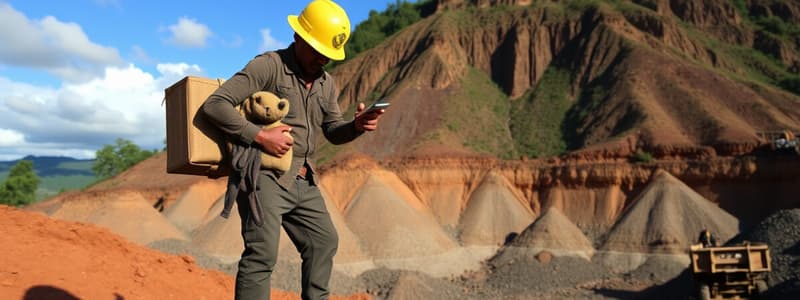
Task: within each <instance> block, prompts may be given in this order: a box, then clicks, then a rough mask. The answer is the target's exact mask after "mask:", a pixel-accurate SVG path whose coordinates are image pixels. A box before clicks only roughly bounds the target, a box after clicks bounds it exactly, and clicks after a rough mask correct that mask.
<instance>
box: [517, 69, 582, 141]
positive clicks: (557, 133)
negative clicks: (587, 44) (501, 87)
mask: <svg viewBox="0 0 800 300" xmlns="http://www.w3.org/2000/svg"><path fill="white" fill-rule="evenodd" d="M571 76H572V75H571V73H570V71H569V70H568V69H566V68H562V67H558V66H555V65H554V64H551V65H550V67H548V68H547V70H545V72H544V74H543V76H542V78H541V79H540V80H539V84H538V85H537V86H536V88H535V89H534V90H533V92H532V93H530V94H528V95H526V96H523V97H521V98H520V100H519V102H518V103H516V105H515V107H514V108H513V109H512V113H511V124H510V127H511V136H512V137H513V138H514V141H515V142H516V146H517V149H518V150H519V151H520V154H522V155H525V156H528V157H546V156H552V155H558V154H561V153H564V152H565V151H566V150H567V144H566V142H565V140H566V138H565V137H564V135H563V134H562V130H561V128H562V123H563V121H564V119H565V117H566V115H567V111H568V110H569V109H570V107H571V106H572V101H573V99H572V97H571V94H570V89H571V87H570V86H571V80H572V78H571Z"/></svg>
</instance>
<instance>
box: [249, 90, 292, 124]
mask: <svg viewBox="0 0 800 300" xmlns="http://www.w3.org/2000/svg"><path fill="white" fill-rule="evenodd" d="M288 113H289V100H286V99H281V98H278V96H275V94H273V93H270V92H265V91H259V92H255V93H253V95H251V96H250V97H248V98H247V99H245V101H244V102H243V103H242V114H243V115H244V116H245V118H247V120H248V121H250V122H253V123H255V124H260V125H267V124H272V123H275V122H277V121H280V120H281V119H283V117H285V116H286V114H288Z"/></svg>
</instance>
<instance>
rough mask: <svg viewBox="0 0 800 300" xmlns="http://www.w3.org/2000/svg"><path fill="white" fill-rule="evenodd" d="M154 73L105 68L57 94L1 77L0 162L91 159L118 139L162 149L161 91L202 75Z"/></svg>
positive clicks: (176, 69) (167, 67)
mask: <svg viewBox="0 0 800 300" xmlns="http://www.w3.org/2000/svg"><path fill="white" fill-rule="evenodd" d="M156 69H157V70H158V72H159V74H157V75H155V76H154V75H153V74H150V73H147V72H145V71H143V70H142V69H139V68H137V67H136V66H134V65H132V64H131V65H128V66H125V67H107V68H106V69H105V72H104V76H103V77H99V78H95V79H92V80H89V81H87V82H83V83H65V84H64V85H62V86H61V87H59V88H50V87H45V86H35V85H30V84H26V83H20V82H14V81H11V80H9V79H7V78H2V77H0V115H2V116H4V117H3V118H0V159H4V158H9V157H10V158H11V159H14V158H19V157H23V156H25V155H29V154H33V155H66V156H73V157H78V158H91V157H93V156H94V153H95V151H96V150H97V149H100V148H101V147H102V146H103V145H106V144H112V143H113V142H114V140H115V139H117V138H124V139H128V140H131V141H133V142H134V143H135V144H137V145H140V146H141V147H142V148H144V149H148V150H152V149H161V148H163V140H164V138H165V137H166V132H165V131H166V130H165V128H166V121H165V120H166V116H165V111H164V107H163V106H162V104H161V103H162V99H163V98H164V89H165V88H166V87H168V86H170V85H172V84H173V83H175V82H176V81H177V80H179V79H180V78H182V77H184V76H186V75H189V74H192V75H198V74H202V69H200V67H199V66H197V65H191V64H186V63H171V64H159V65H157V66H156Z"/></svg>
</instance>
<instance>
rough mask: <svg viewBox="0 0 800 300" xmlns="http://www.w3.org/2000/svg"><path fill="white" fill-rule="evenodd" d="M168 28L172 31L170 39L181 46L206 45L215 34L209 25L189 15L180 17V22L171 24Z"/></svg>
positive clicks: (196, 46)
mask: <svg viewBox="0 0 800 300" xmlns="http://www.w3.org/2000/svg"><path fill="white" fill-rule="evenodd" d="M168 28H169V31H170V32H171V33H172V37H170V41H171V42H172V43H174V44H176V45H178V46H181V47H189V48H202V47H205V46H206V41H207V40H208V38H209V37H211V36H212V35H213V33H212V32H211V30H210V29H208V26H206V25H205V24H201V23H198V22H197V21H196V20H194V19H189V18H187V17H181V18H179V19H178V24H174V25H170V26H169V27H168Z"/></svg>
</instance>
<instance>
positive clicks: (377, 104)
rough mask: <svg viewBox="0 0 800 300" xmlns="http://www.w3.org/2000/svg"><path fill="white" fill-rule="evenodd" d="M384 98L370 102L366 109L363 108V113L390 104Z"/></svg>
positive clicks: (384, 107)
mask: <svg viewBox="0 0 800 300" xmlns="http://www.w3.org/2000/svg"><path fill="white" fill-rule="evenodd" d="M384 100H385V99H379V100H378V101H375V103H372V104H371V105H370V106H369V107H367V109H365V110H364V113H369V112H371V111H373V110H376V109H386V108H387V107H389V106H390V105H392V104H391V103H389V102H384Z"/></svg>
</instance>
